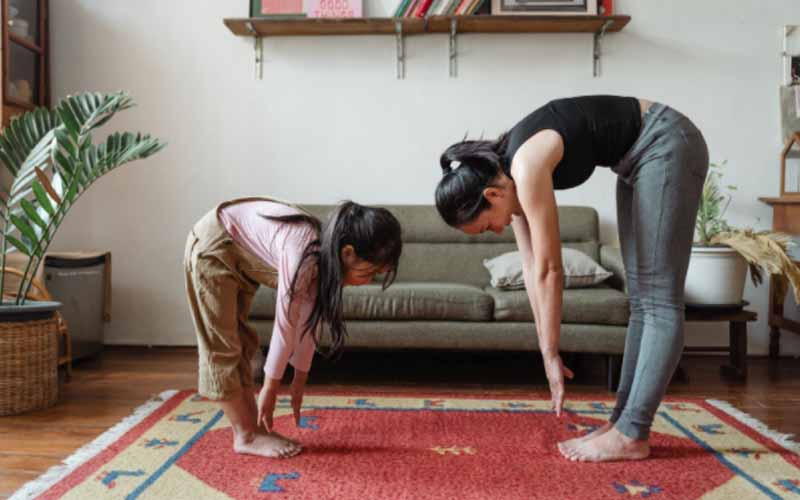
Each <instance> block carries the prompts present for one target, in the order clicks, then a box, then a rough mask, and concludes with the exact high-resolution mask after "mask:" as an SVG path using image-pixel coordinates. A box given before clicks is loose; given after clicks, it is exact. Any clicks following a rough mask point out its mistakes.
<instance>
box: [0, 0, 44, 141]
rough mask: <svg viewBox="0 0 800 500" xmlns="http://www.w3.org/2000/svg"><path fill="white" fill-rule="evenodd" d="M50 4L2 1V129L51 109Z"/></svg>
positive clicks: (18, 0) (11, 0)
mask: <svg viewBox="0 0 800 500" xmlns="http://www.w3.org/2000/svg"><path fill="white" fill-rule="evenodd" d="M48 3H49V2H48V0H0V4H2V5H1V6H0V7H1V8H2V20H3V26H2V28H3V47H2V50H3V64H2V94H3V106H2V125H3V126H4V127H5V126H6V125H8V123H9V121H10V120H11V118H13V117H14V116H17V115H19V114H21V113H24V112H25V111H29V110H31V109H34V108H36V107H38V106H49V105H50V74H49V73H50V71H49V69H50V68H49V66H50V64H49V48H48V47H49V33H48V31H49V30H48V21H47V19H48Z"/></svg>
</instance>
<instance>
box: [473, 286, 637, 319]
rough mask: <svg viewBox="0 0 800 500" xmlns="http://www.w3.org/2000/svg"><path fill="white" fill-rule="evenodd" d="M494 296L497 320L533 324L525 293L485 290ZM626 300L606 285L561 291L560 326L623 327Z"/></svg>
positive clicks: (626, 308)
mask: <svg viewBox="0 0 800 500" xmlns="http://www.w3.org/2000/svg"><path fill="white" fill-rule="evenodd" d="M485 290H486V292H487V293H489V294H491V295H492V297H494V318H495V320H497V321H533V311H531V306H530V303H529V302H528V294H527V292H526V291H525V290H512V291H506V290H498V289H497V288H493V287H486V289H485ZM628 314H629V312H628V297H627V296H626V295H625V294H624V293H622V292H620V291H619V290H616V289H614V288H611V287H610V286H607V285H605V284H600V285H597V286H593V287H589V288H575V289H569V290H564V302H563V306H562V309H561V322H562V323H585V324H596V325H625V324H627V323H628Z"/></svg>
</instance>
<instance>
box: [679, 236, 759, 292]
mask: <svg viewBox="0 0 800 500" xmlns="http://www.w3.org/2000/svg"><path fill="white" fill-rule="evenodd" d="M745 278H747V262H746V261H745V260H744V258H742V256H741V255H739V253H738V252H737V251H736V250H734V249H732V248H731V247H728V246H715V247H701V246H694V247H692V258H691V259H690V260H689V271H688V272H687V273H686V287H685V288H684V297H685V300H686V303H687V304H690V305H715V306H738V305H739V304H741V303H742V297H743V295H744V280H745Z"/></svg>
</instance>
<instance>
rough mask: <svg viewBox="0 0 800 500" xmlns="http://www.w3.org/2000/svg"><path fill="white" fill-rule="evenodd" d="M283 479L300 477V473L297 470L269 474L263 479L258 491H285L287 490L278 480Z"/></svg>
mask: <svg viewBox="0 0 800 500" xmlns="http://www.w3.org/2000/svg"><path fill="white" fill-rule="evenodd" d="M283 479H292V480H296V479H300V474H298V473H297V472H291V473H289V474H267V477H265V478H264V480H263V481H261V486H260V487H259V488H258V491H262V492H265V493H283V492H284V491H286V490H284V489H283V488H282V487H281V486H280V485H279V484H278V481H280V480H283Z"/></svg>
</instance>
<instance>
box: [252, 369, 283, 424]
mask: <svg viewBox="0 0 800 500" xmlns="http://www.w3.org/2000/svg"><path fill="white" fill-rule="evenodd" d="M280 385H281V381H280V379H271V378H267V379H266V380H265V381H264V386H263V387H261V391H259V393H258V403H257V404H258V417H257V425H263V426H264V429H266V431H267V432H269V433H270V434H272V414H273V413H275V402H276V401H277V399H278V388H279V387H280Z"/></svg>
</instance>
